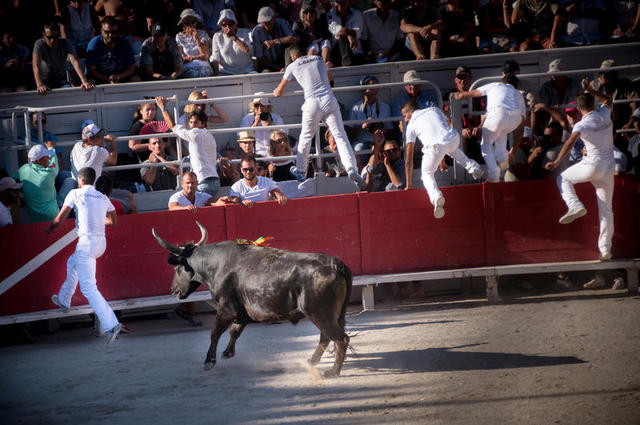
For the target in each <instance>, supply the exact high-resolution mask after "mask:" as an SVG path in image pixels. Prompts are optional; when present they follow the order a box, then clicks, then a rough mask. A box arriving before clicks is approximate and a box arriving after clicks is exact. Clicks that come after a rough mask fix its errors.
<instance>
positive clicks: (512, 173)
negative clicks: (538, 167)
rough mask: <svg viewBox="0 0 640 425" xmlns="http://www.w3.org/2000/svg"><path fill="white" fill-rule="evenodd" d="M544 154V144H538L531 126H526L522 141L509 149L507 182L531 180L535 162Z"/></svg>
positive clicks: (505, 179) (505, 177) (505, 175)
mask: <svg viewBox="0 0 640 425" xmlns="http://www.w3.org/2000/svg"><path fill="white" fill-rule="evenodd" d="M541 156H542V146H537V145H536V143H535V140H534V139H533V132H532V131H531V127H524V130H523V132H522V139H521V140H520V143H514V144H513V146H511V149H509V169H508V170H507V171H506V172H505V174H504V181H505V182H517V181H524V180H529V176H530V174H531V170H532V168H533V167H534V164H535V163H537V162H539V158H540V157H541Z"/></svg>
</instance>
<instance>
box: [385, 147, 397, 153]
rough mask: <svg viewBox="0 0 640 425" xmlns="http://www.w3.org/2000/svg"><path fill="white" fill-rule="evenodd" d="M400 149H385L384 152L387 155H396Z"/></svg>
mask: <svg viewBox="0 0 640 425" xmlns="http://www.w3.org/2000/svg"><path fill="white" fill-rule="evenodd" d="M399 150H400V149H398V148H391V149H385V150H384V151H383V152H384V153H386V154H391V153H396V152H398V151H399Z"/></svg>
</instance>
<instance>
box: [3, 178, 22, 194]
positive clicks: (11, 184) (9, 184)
mask: <svg viewBox="0 0 640 425" xmlns="http://www.w3.org/2000/svg"><path fill="white" fill-rule="evenodd" d="M21 187H22V183H18V182H16V181H15V180H14V179H12V178H11V177H3V178H2V179H0V192H4V191H5V190H7V189H14V190H18V189H20V188H21Z"/></svg>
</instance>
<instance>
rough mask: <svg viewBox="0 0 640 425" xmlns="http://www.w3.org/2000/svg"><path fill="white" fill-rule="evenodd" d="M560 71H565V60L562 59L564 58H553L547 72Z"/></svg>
mask: <svg viewBox="0 0 640 425" xmlns="http://www.w3.org/2000/svg"><path fill="white" fill-rule="evenodd" d="M558 71H564V62H563V61H562V59H554V60H552V61H551V63H550V64H549V69H548V70H547V72H558Z"/></svg>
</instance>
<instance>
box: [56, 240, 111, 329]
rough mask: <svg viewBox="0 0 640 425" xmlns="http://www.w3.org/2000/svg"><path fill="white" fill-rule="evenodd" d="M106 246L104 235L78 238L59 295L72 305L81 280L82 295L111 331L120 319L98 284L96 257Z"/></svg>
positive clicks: (61, 300)
mask: <svg viewBox="0 0 640 425" xmlns="http://www.w3.org/2000/svg"><path fill="white" fill-rule="evenodd" d="M106 248H107V240H106V239H105V237H104V236H81V237H79V238H78V244H77V245H76V251H75V252H74V253H73V254H72V255H71V257H69V259H68V260H67V279H66V280H65V281H64V283H63V284H62V287H61V288H60V292H59V293H58V297H59V298H60V302H61V303H62V304H64V305H66V306H71V297H73V293H74V292H75V291H76V287H77V286H78V281H79V282H80V291H82V295H84V296H85V298H86V299H87V301H89V304H90V305H91V308H93V311H94V312H95V313H96V316H98V320H100V323H101V324H102V328H103V329H104V330H105V331H109V330H111V329H113V327H114V326H116V325H117V324H118V319H117V318H116V315H115V314H114V312H113V310H112V309H111V307H110V306H109V304H108V303H107V301H106V300H105V299H104V297H103V296H102V294H101V293H100V291H98V286H97V285H96V259H97V258H99V257H100V256H101V255H102V254H104V251H105V249H106Z"/></svg>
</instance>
